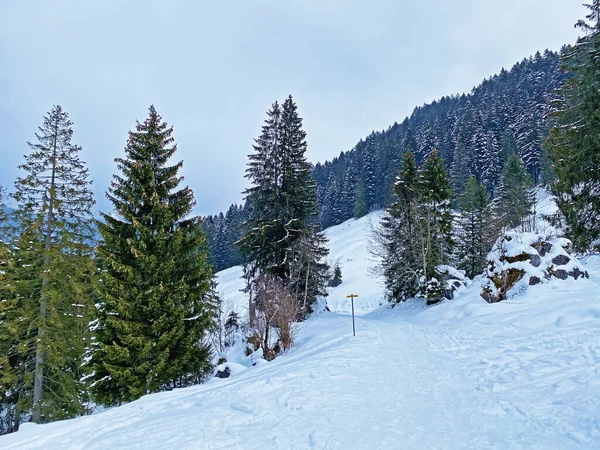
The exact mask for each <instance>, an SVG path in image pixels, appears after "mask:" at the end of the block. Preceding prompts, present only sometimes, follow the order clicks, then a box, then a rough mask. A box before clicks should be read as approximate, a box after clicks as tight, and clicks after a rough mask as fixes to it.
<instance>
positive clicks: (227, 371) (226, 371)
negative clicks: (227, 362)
mask: <svg viewBox="0 0 600 450" xmlns="http://www.w3.org/2000/svg"><path fill="white" fill-rule="evenodd" d="M229 375H231V369H229V367H227V366H225V368H224V369H223V370H218V371H217V373H216V374H215V377H216V378H229Z"/></svg>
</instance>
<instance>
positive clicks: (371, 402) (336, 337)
mask: <svg viewBox="0 0 600 450" xmlns="http://www.w3.org/2000/svg"><path fill="white" fill-rule="evenodd" d="M361 221H362V222H361ZM367 222H368V218H366V219H364V220H363V219H361V220H359V221H349V222H348V223H345V224H342V225H340V226H339V228H338V229H337V230H336V229H332V230H328V234H330V239H331V237H332V235H333V237H334V238H335V239H331V242H332V253H334V251H333V249H334V248H335V253H334V254H335V255H337V256H338V257H340V261H341V262H342V264H343V267H342V271H343V278H344V283H343V284H342V285H341V286H340V287H338V288H336V289H334V290H333V292H332V294H331V295H330V299H332V300H333V301H330V305H332V309H333V310H334V311H337V312H331V313H327V312H326V313H322V314H320V315H319V316H316V317H314V318H312V319H310V320H308V321H306V322H304V323H303V324H301V329H300V331H299V334H298V340H297V343H296V345H295V347H294V348H293V349H292V350H291V351H289V352H288V353H287V354H284V355H282V356H280V357H278V358H277V359H275V360H274V361H272V362H270V363H268V364H263V365H260V366H256V367H250V368H249V369H247V370H244V371H242V372H239V373H234V374H233V375H232V376H231V377H230V378H228V379H216V378H215V379H212V380H210V381H209V382H208V383H206V384H204V385H200V386H194V387H190V388H185V389H177V390H175V391H172V392H164V393H159V394H154V395H149V396H145V397H143V398H141V399H140V400H138V401H136V402H133V403H130V404H127V405H124V406H122V407H119V408H114V409H110V410H106V411H104V412H102V413H99V414H95V415H91V416H87V417H82V418H78V419H74V420H70V421H64V422H57V423H52V424H48V425H42V426H37V425H32V424H25V425H24V426H23V427H22V429H21V431H19V432H18V433H16V434H13V435H7V436H3V437H0V448H3V449H29V448H31V449H35V448H38V449H107V448H111V449H135V448H139V449H155V448H156V449H188V448H189V449H265V448H269V449H271V448H273V449H382V448H390V449H404V448H426V449H455V448H456V449H463V448H469V449H488V448H489V449H496V448H497V449H512V448H527V449H580V448H586V449H597V448H600V289H599V286H600V257H591V258H588V259H587V260H586V261H585V263H586V267H587V268H588V270H589V271H590V275H591V279H590V280H578V281H573V280H571V281H566V282H552V283H549V284H545V285H538V286H535V287H533V288H530V289H529V291H528V292H527V293H526V294H525V295H524V296H521V297H517V298H514V299H512V300H507V301H505V302H501V303H497V304H494V305H488V304H486V303H485V302H484V301H483V300H482V299H481V298H480V297H479V288H478V287H477V286H476V283H473V284H472V285H471V287H470V288H469V289H467V290H465V291H463V293H462V294H461V295H460V296H459V297H458V298H456V299H455V300H453V301H447V302H444V303H442V304H440V305H437V306H434V307H430V308H426V307H424V306H423V305H422V304H420V303H418V302H407V303H405V304H401V305H399V306H398V307H396V308H394V309H387V308H378V309H375V307H376V306H377V305H378V304H379V302H380V300H381V295H382V294H381V287H380V286H379V285H378V283H377V282H376V281H373V280H371V279H369V278H368V277H367V276H366V275H365V273H366V272H365V271H366V266H367V264H366V263H365V260H364V258H366V253H365V252H366V250H365V247H364V230H365V229H366V223H367ZM357 230H359V231H361V230H362V231H361V232H362V233H363V235H362V237H361V239H362V243H361V242H360V240H359V239H358V238H357V237H356V234H360V233H358V232H357ZM344 233H345V234H348V235H351V236H352V239H353V240H351V241H349V242H348V241H345V238H344V237H340V235H343V234H344ZM345 242H346V244H345ZM236 270H239V269H236ZM220 278H221V281H222V283H223V284H222V288H223V290H224V291H225V292H226V293H227V295H228V296H229V295H230V296H231V298H234V299H235V306H236V308H239V310H240V311H243V307H244V306H245V305H244V301H245V300H244V296H243V295H238V294H237V293H235V292H232V287H236V288H237V286H240V284H239V281H238V280H236V279H235V278H236V276H235V270H233V269H229V271H224V272H222V273H221V274H220ZM236 283H237V284H236ZM361 287H362V289H361ZM365 289H366V290H365ZM376 289H378V290H377V291H376ZM350 291H352V292H350ZM364 292H367V294H366V295H365V294H363V293H364ZM373 292H375V294H372V297H370V295H371V294H370V293H373ZM347 293H358V294H359V295H361V297H359V299H357V300H356V302H357V305H356V306H357V309H358V311H359V312H360V314H362V315H360V316H358V317H357V318H356V329H357V335H356V336H355V337H353V336H352V323H351V318H350V317H349V316H347V315H344V314H341V313H344V312H346V311H347V309H348V308H347V307H348V304H347V302H346V300H345V295H346V294H347ZM373 297H376V298H373ZM330 299H328V300H330ZM373 309H375V310H373ZM368 311H371V312H368Z"/></svg>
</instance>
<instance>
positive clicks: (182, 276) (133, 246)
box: [91, 106, 213, 405]
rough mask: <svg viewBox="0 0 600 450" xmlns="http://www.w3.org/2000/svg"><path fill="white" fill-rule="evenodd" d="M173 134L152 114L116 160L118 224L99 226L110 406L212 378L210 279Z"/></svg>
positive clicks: (99, 350) (100, 370)
mask: <svg viewBox="0 0 600 450" xmlns="http://www.w3.org/2000/svg"><path fill="white" fill-rule="evenodd" d="M172 132H173V129H172V128H170V127H168V126H167V124H166V123H165V122H163V121H162V119H161V117H160V116H159V115H158V113H157V112H156V110H155V109H154V107H153V106H151V107H150V109H149V114H148V117H147V119H146V120H145V121H144V122H143V123H138V125H137V127H136V130H135V131H133V132H130V133H129V139H128V142H127V146H126V148H125V158H118V159H117V160H116V162H117V166H118V168H119V170H120V171H121V174H120V175H114V176H113V181H112V183H111V186H110V189H109V192H108V194H107V197H108V199H109V200H110V201H111V203H112V204H113V206H114V209H115V214H107V213H103V214H102V218H103V221H102V222H100V223H99V230H100V233H101V235H102V243H101V244H100V246H99V248H98V252H99V256H100V258H101V262H102V266H103V268H104V271H103V273H102V275H101V284H100V286H101V289H100V297H101V300H100V308H99V322H98V324H97V330H96V334H97V340H96V345H95V347H94V348H93V349H92V354H91V358H92V363H91V366H92V369H93V375H92V380H94V383H93V392H94V396H95V399H96V401H97V402H98V403H101V404H104V405H118V404H121V403H123V402H128V401H132V400H135V399H137V398H139V397H140V396H142V395H144V394H147V393H152V392H157V391H162V390H168V389H172V388H175V387H182V386H188V385H191V384H195V383H198V382H201V381H202V380H204V379H205V378H206V376H207V375H208V373H209V372H210V370H211V351H210V348H209V345H208V344H207V342H206V341H205V338H206V335H207V332H208V329H209V328H210V326H211V323H212V315H213V310H212V309H213V306H212V304H211V301H210V299H209V298H208V297H207V295H208V293H209V291H210V288H211V280H212V273H211V270H210V267H209V266H208V263H207V251H206V242H205V238H204V234H203V232H202V229H201V221H200V219H199V218H197V217H193V216H191V212H192V207H193V206H194V204H195V202H194V196H193V193H192V191H191V189H190V188H189V187H184V188H182V189H180V188H179V185H180V183H181V182H182V180H183V178H182V177H181V176H179V175H178V172H179V170H180V169H181V167H182V165H183V163H182V162H177V163H175V164H174V165H168V162H169V160H170V158H171V157H172V156H173V155H174V154H175V151H176V148H177V147H176V145H175V144H174V140H173V137H172Z"/></svg>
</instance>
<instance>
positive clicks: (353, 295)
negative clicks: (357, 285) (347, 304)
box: [346, 294, 358, 298]
mask: <svg viewBox="0 0 600 450" xmlns="http://www.w3.org/2000/svg"><path fill="white" fill-rule="evenodd" d="M353 297H354V298H358V295H356V294H350V295H346V298H353Z"/></svg>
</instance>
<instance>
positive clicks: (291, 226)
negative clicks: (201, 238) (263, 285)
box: [238, 96, 327, 314]
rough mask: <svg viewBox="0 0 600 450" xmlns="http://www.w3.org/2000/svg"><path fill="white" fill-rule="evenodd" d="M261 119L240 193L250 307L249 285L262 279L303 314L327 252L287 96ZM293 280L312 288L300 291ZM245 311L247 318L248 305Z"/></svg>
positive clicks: (318, 286)
mask: <svg viewBox="0 0 600 450" xmlns="http://www.w3.org/2000/svg"><path fill="white" fill-rule="evenodd" d="M267 115H268V118H267V120H266V121H265V125H264V126H263V128H262V133H261V135H260V137H258V138H257V139H256V140H255V145H254V151H255V152H254V153H253V154H251V155H250V156H249V162H248V168H247V169H246V177H247V178H248V179H249V180H250V182H251V183H252V186H251V187H250V188H248V189H247V190H246V191H245V192H244V193H245V195H246V201H247V202H248V203H249V205H250V217H249V219H248V221H247V222H246V224H245V225H244V233H243V236H242V238H241V239H240V240H239V242H238V245H239V248H240V250H241V252H242V254H243V255H244V257H245V259H246V261H247V264H246V268H245V278H246V280H247V283H248V291H249V292H250V302H251V303H252V302H254V299H253V298H252V285H253V284H254V282H255V280H257V279H258V278H259V277H260V276H261V275H262V276H266V277H270V278H274V279H277V280H279V281H280V282H283V283H284V284H285V285H286V286H287V288H288V289H289V290H290V292H293V293H295V295H296V298H297V300H298V302H299V303H300V304H301V305H302V306H303V307H304V311H305V312H308V311H309V310H310V307H311V304H312V303H313V302H314V300H315V299H316V295H317V294H318V293H320V292H322V290H323V286H324V284H325V282H326V277H323V276H322V264H323V263H322V258H323V257H324V256H325V255H326V253H327V250H326V249H325V247H324V242H325V239H324V237H323V235H322V234H321V233H320V232H318V231H317V229H316V228H315V225H314V221H315V219H316V212H317V203H316V202H317V197H316V186H315V183H314V181H313V179H312V175H311V169H312V167H311V165H310V163H309V162H308V161H307V160H306V157H305V152H306V148H307V146H306V132H305V131H304V130H303V128H302V119H301V118H300V117H299V116H298V112H297V106H296V104H295V103H294V101H293V100H292V97H291V96H290V97H288V98H287V99H286V100H285V102H284V103H283V107H280V106H279V104H278V103H277V102H275V103H274V104H273V106H272V108H271V110H270V111H269V112H268V113H267ZM299 255H302V256H299ZM299 261H301V262H300V263H299ZM298 264H300V266H298ZM307 274H308V275H307ZM307 276H308V277H309V280H308V281H307V278H306V277H307ZM299 280H304V282H305V285H306V286H314V287H313V288H311V289H308V287H304V288H300V281H299ZM249 309H250V311H251V314H252V311H253V306H252V305H250V308H249Z"/></svg>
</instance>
